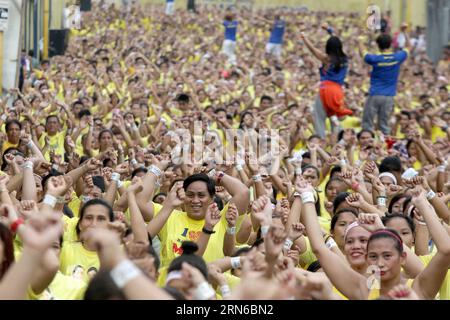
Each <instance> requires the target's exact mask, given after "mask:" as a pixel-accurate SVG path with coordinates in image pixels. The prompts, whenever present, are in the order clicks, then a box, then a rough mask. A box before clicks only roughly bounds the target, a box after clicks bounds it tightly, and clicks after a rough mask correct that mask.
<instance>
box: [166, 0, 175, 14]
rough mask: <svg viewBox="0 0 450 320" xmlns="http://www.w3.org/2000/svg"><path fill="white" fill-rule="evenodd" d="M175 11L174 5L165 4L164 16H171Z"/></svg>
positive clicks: (170, 3)
mask: <svg viewBox="0 0 450 320" xmlns="http://www.w3.org/2000/svg"><path fill="white" fill-rule="evenodd" d="M174 10H175V3H174V2H167V3H166V14H167V15H168V16H171V15H173V12H174Z"/></svg>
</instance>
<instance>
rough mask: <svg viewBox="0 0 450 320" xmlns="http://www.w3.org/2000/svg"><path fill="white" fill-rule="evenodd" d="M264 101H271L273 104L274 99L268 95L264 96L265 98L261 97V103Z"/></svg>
mask: <svg viewBox="0 0 450 320" xmlns="http://www.w3.org/2000/svg"><path fill="white" fill-rule="evenodd" d="M263 100H267V101H269V102H273V99H272V97H270V96H268V95H263V96H262V97H261V102H263Z"/></svg>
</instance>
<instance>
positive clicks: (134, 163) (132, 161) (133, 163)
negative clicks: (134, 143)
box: [130, 159, 138, 166]
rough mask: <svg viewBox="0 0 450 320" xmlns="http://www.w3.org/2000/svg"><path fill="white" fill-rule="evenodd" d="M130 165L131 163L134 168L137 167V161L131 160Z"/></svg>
mask: <svg viewBox="0 0 450 320" xmlns="http://www.w3.org/2000/svg"><path fill="white" fill-rule="evenodd" d="M130 163H131V165H132V166H135V165H137V164H138V162H137V160H136V159H131V161H130Z"/></svg>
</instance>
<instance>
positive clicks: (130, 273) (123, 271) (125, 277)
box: [109, 260, 142, 289]
mask: <svg viewBox="0 0 450 320" xmlns="http://www.w3.org/2000/svg"><path fill="white" fill-rule="evenodd" d="M141 274H142V271H141V270H140V269H139V268H138V267H137V266H136V265H135V264H134V263H133V262H131V261H130V260H124V261H122V262H121V263H119V264H118V265H117V266H115V267H114V269H112V270H111V272H110V273H109V275H110V276H111V278H112V280H113V281H114V283H115V284H116V286H117V287H118V288H119V289H122V288H123V287H125V285H126V284H127V283H128V282H129V281H131V280H133V279H134V278H136V277H138V276H139V275H141Z"/></svg>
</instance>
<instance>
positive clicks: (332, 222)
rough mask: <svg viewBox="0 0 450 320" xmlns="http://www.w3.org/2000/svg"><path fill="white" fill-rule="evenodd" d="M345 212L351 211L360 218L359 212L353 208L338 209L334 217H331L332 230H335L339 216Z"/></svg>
mask: <svg viewBox="0 0 450 320" xmlns="http://www.w3.org/2000/svg"><path fill="white" fill-rule="evenodd" d="M344 212H350V213H351V214H353V215H354V216H355V217H356V218H358V212H357V211H356V210H355V209H353V208H344V209H341V210H338V211H336V213H335V214H334V215H333V217H332V218H331V223H330V231H333V230H334V227H335V226H336V223H337V220H338V219H339V216H340V215H341V214H342V213H344Z"/></svg>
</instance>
